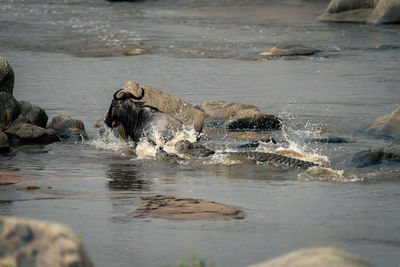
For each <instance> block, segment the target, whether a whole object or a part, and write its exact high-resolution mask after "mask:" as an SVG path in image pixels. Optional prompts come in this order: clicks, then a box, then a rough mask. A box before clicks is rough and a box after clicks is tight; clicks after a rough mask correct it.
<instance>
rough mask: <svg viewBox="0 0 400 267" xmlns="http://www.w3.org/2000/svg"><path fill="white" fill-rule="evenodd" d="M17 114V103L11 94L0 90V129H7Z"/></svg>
mask: <svg viewBox="0 0 400 267" xmlns="http://www.w3.org/2000/svg"><path fill="white" fill-rule="evenodd" d="M19 114H20V107H19V103H18V101H17V100H15V98H14V97H13V95H11V94H8V93H6V92H0V130H4V129H7V127H8V126H9V125H10V124H11V123H12V122H13V121H14V120H15V119H16V118H17V117H18V116H19Z"/></svg>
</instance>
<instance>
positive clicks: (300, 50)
mask: <svg viewBox="0 0 400 267" xmlns="http://www.w3.org/2000/svg"><path fill="white" fill-rule="evenodd" d="M317 52H321V50H319V49H316V48H313V47H309V46H305V45H300V44H282V45H277V46H274V47H273V48H271V49H270V50H269V51H268V52H262V53H260V54H259V55H260V56H263V57H284V56H311V55H314V54H315V53H317Z"/></svg>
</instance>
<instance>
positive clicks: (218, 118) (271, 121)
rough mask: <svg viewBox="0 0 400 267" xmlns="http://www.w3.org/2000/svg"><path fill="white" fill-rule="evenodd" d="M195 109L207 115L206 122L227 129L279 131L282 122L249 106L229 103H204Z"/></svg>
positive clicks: (197, 105)
mask: <svg viewBox="0 0 400 267" xmlns="http://www.w3.org/2000/svg"><path fill="white" fill-rule="evenodd" d="M195 107H196V108H197V109H199V110H201V111H203V112H204V113H205V115H206V122H207V123H211V124H217V125H223V126H224V127H225V128H227V129H231V130H242V129H252V130H254V129H256V130H279V129H281V127H282V122H281V120H280V119H279V118H277V117H276V116H274V115H271V114H266V113H263V112H260V110H259V109H258V108H257V107H256V106H254V105H249V104H242V103H235V102H227V101H204V102H201V103H199V104H196V105H195Z"/></svg>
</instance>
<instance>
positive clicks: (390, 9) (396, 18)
mask: <svg viewBox="0 0 400 267" xmlns="http://www.w3.org/2000/svg"><path fill="white" fill-rule="evenodd" d="M367 22H368V23H372V24H383V23H398V22H400V0H381V1H379V3H378V4H377V5H376V7H375V9H374V11H373V12H372V14H371V15H370V16H369V17H368V19H367Z"/></svg>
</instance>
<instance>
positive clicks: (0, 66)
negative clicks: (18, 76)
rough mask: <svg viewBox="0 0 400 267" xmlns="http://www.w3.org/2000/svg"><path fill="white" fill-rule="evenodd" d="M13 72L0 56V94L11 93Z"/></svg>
mask: <svg viewBox="0 0 400 267" xmlns="http://www.w3.org/2000/svg"><path fill="white" fill-rule="evenodd" d="M13 89H14V71H13V69H12V68H11V66H10V64H8V62H7V60H6V59H5V58H4V57H2V56H0V92H6V93H9V94H12V93H13Z"/></svg>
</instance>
